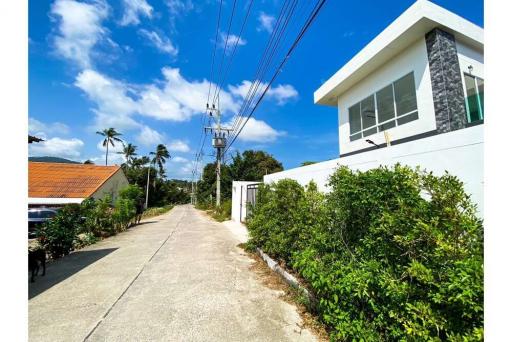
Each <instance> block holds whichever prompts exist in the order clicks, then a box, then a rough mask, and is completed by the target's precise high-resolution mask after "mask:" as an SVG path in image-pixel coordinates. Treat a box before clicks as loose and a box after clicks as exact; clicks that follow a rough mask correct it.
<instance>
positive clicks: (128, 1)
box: [120, 0, 153, 26]
mask: <svg viewBox="0 0 512 342" xmlns="http://www.w3.org/2000/svg"><path fill="white" fill-rule="evenodd" d="M123 5H124V14H123V18H122V19H121V21H120V24H121V25H122V26H126V25H138V24H139V23H140V18H139V17H141V16H144V17H148V18H151V16H152V13H153V7H151V5H149V4H148V3H147V2H146V0H123Z"/></svg>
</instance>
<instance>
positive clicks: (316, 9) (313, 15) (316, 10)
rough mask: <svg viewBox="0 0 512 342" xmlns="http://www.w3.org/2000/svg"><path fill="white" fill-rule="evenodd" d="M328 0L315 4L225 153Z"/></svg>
mask: <svg viewBox="0 0 512 342" xmlns="http://www.w3.org/2000/svg"><path fill="white" fill-rule="evenodd" d="M326 1H327V0H319V1H318V2H317V4H316V5H315V7H314V9H313V11H312V12H311V14H310V16H309V18H308V20H307V21H306V23H305V24H304V26H303V27H302V29H301V31H300V33H299V35H298V36H297V38H296V39H295V41H294V42H293V44H292V46H291V47H290V48H289V49H288V52H287V53H286V55H285V57H284V58H283V60H282V61H281V63H280V64H279V66H278V68H277V69H276V71H275V72H274V75H273V76H272V78H271V80H270V81H269V83H268V84H267V87H266V88H265V90H264V91H263V93H262V94H261V96H260V97H259V99H258V101H257V102H256V104H255V106H254V107H253V109H252V110H251V112H250V113H249V115H248V116H247V118H246V120H245V121H244V123H243V124H242V126H241V127H240V129H239V130H237V132H236V134H235V136H234V138H233V139H232V140H231V141H230V142H229V143H228V145H227V146H226V148H225V149H224V153H226V151H227V150H228V149H229V148H230V147H231V145H232V144H233V142H234V141H235V140H236V138H237V137H238V136H239V135H240V132H241V131H242V130H243V129H244V127H245V125H246V124H247V121H248V120H249V119H250V117H251V116H252V115H253V114H254V111H255V110H256V108H258V106H259V104H260V103H261V100H262V99H263V97H264V96H265V94H266V93H267V92H268V90H269V89H270V86H271V85H272V83H273V82H274V81H275V79H276V78H277V75H278V74H279V72H280V71H281V70H282V68H283V66H284V65H285V64H286V62H287V61H288V59H289V58H290V56H291V54H292V52H293V51H294V50H295V48H296V47H297V45H298V44H299V42H300V40H301V39H302V37H303V36H304V34H305V33H306V31H307V30H308V28H309V27H310V26H311V24H312V23H313V21H314V20H315V18H316V17H317V15H318V13H319V12H320V9H321V8H322V7H323V5H324V4H325V2H326Z"/></svg>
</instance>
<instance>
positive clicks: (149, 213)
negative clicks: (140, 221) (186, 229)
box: [142, 204, 174, 218]
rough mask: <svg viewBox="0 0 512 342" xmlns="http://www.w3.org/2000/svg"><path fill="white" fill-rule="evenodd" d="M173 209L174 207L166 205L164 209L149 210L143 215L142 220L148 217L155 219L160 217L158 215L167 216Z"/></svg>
mask: <svg viewBox="0 0 512 342" xmlns="http://www.w3.org/2000/svg"><path fill="white" fill-rule="evenodd" d="M173 207H174V206H173V205H171V204H169V205H166V206H164V207H154V208H148V209H146V210H145V211H144V213H143V214H142V218H148V217H153V216H158V215H162V214H165V213H166V212H168V211H169V210H171V209H172V208H173Z"/></svg>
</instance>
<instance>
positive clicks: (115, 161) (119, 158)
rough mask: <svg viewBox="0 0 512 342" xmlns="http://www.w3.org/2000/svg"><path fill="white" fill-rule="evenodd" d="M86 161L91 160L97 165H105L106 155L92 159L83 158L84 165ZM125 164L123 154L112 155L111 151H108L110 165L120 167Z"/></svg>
mask: <svg viewBox="0 0 512 342" xmlns="http://www.w3.org/2000/svg"><path fill="white" fill-rule="evenodd" d="M86 160H90V161H92V162H93V163H94V164H97V165H105V154H103V155H101V156H95V157H90V158H82V163H83V162H84V161H86ZM124 162H125V159H124V156H123V155H122V154H117V153H110V149H109V150H108V165H120V164H122V163H124Z"/></svg>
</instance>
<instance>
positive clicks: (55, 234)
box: [37, 204, 82, 259]
mask: <svg viewBox="0 0 512 342" xmlns="http://www.w3.org/2000/svg"><path fill="white" fill-rule="evenodd" d="M81 224H82V216H81V210H80V205H78V204H68V205H66V206H64V207H63V208H62V209H61V210H59V212H58V213H57V215H56V216H55V217H54V218H53V219H51V220H49V221H46V222H45V223H44V224H43V226H42V227H41V229H39V230H38V231H37V240H38V242H39V244H40V245H41V246H42V247H43V248H44V249H45V250H46V251H47V252H48V253H49V254H50V256H51V257H52V258H54V259H55V258H59V257H61V256H64V255H67V254H69V252H70V251H72V250H73V243H74V241H75V239H76V236H77V234H78V232H79V231H80V226H81Z"/></svg>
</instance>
